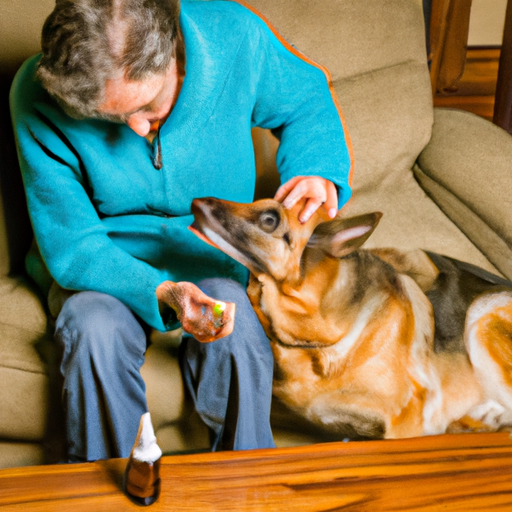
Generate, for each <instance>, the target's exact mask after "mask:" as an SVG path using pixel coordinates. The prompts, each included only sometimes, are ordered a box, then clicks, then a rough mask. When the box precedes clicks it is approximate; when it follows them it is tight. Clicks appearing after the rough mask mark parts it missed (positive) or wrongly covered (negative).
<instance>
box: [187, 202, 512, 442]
mask: <svg viewBox="0 0 512 512" xmlns="http://www.w3.org/2000/svg"><path fill="white" fill-rule="evenodd" d="M302 207H303V203H302V204H300V203H299V204H298V205H296V206H295V207H294V208H293V209H291V210H286V209H285V208H284V207H283V206H282V204H280V203H279V202H277V201H274V200H271V199H264V200H259V201H256V202H254V203H251V204H239V203H234V202H229V201H223V200H219V199H215V198H202V199H195V200H194V201H193V204H192V213H193V214H194V223H193V224H192V226H191V227H190V229H191V230H192V231H193V232H194V233H195V234H196V235H197V236H199V237H200V238H202V239H203V240H204V241H206V242H208V243H210V244H212V245H214V246H215V247H217V248H218V249H220V250H221V251H223V252H225V253H226V254H228V255H229V256H231V257H233V258H234V259H235V260H237V261H238V262H240V263H241V264H243V265H244V266H246V267H247V268H248V269H249V271H250V280H249V284H248V288H247V293H248V295H249V298H250V300H251V303H252V305H253V307H254V309H255V311H256V313H257V315H258V318H259V320H260V322H261V324H262V325H263V327H264V329H265V332H266V334H267V336H268V338H269V340H270V343H271V346H272V350H273V353H274V359H275V372H274V385H273V393H274V395H275V397H277V398H278V399H279V400H280V401H281V402H282V403H283V404H284V405H285V406H286V407H287V408H289V409H291V410H292V411H294V412H295V413H296V414H298V415H299V416H300V417H302V418H304V419H305V420H307V422H309V423H310V424H311V425H314V426H315V427H317V428H319V429H320V430H322V431H323V432H325V433H328V434H329V435H330V436H332V437H333V438H340V439H341V438H346V437H349V438H352V439H380V438H386V439H391V438H405V437H415V436H423V435H433V434H442V433H446V432H464V431H498V430H502V429H508V428H510V426H512V283H511V282H509V281H507V280H505V279H502V278H500V277H498V276H494V275H492V274H490V273H488V272H486V271H484V270H482V269H480V268H478V267H475V266H473V265H470V264H467V263H463V262H460V261H457V260H454V259H452V258H448V257H445V256H441V255H438V254H434V253H430V252H426V251H422V250H415V251H411V252H402V251H399V250H396V249H369V250H365V249H362V248H361V246H362V245H363V243H364V242H365V241H366V240H367V239H368V238H369V236H370V235H371V234H372V232H373V231H374V229H375V228H376V226H377V224H378V222H379V220H380V218H381V214H380V213H378V212H377V213H369V214H366V215H361V216H357V217H352V218H341V217H340V216H338V217H336V218H335V219H334V220H330V219H329V218H328V217H327V214H325V212H323V209H319V210H318V211H317V212H316V213H315V214H314V215H313V216H312V217H311V218H310V220H309V221H308V222H306V223H305V224H301V223H300V222H299V221H298V218H297V217H298V212H299V210H300V209H301V208H302Z"/></svg>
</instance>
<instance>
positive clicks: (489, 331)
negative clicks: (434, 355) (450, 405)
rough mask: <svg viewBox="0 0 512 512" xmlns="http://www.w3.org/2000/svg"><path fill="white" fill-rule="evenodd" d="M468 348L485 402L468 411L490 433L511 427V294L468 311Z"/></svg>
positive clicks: (490, 297) (491, 297)
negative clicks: (489, 430) (486, 427)
mask: <svg viewBox="0 0 512 512" xmlns="http://www.w3.org/2000/svg"><path fill="white" fill-rule="evenodd" d="M465 343H466V348H467V351H468V354H469V357H470V360H471V364H472V365H473V368H474V371H475V375H476V378H477V380H478V381H479V383H480V385H481V386H482V391H483V396H484V397H485V401H484V402H482V403H481V404H479V405H477V406H476V407H474V408H473V409H472V410H471V411H469V412H468V416H469V417H470V418H472V419H473V420H475V421H479V422H481V423H482V424H484V425H487V426H488V427H489V428H490V429H491V430H498V429H500V428H503V427H506V426H511V425H512V291H503V292H500V293H488V294H485V295H482V296H480V297H479V298H477V299H476V300H475V301H474V303H473V304H472V305H471V307H470V309H469V310H468V315H467V320H466V333H465Z"/></svg>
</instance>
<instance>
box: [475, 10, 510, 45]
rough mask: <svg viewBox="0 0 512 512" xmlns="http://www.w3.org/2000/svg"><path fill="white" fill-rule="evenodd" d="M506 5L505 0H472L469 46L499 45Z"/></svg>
mask: <svg viewBox="0 0 512 512" xmlns="http://www.w3.org/2000/svg"><path fill="white" fill-rule="evenodd" d="M511 1H512V0H511ZM506 7H507V0H473V3H472V4H471V19H470V24H469V41H468V44H469V46H499V45H501V38H502V36H503V24H504V22H505V10H506Z"/></svg>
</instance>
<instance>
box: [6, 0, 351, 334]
mask: <svg viewBox="0 0 512 512" xmlns="http://www.w3.org/2000/svg"><path fill="white" fill-rule="evenodd" d="M180 26H181V29H182V32H183V36H184V43H185V56H186V67H185V78H184V82H183V86H182V89H181V92H180V94H179V97H178V100H177V103H176V105H175V107H174V109H173V110H172V112H171V114H170V116H169V117H168V118H167V120H166V122H165V123H164V124H163V126H162V127H161V129H160V135H159V136H160V141H161V148H162V162H163V167H162V168H161V169H157V168H155V166H154V165H153V157H154V152H155V150H156V148H155V144H156V143H157V141H156V140H155V141H154V143H153V145H152V144H150V143H149V142H148V141H147V140H146V139H145V138H143V137H140V136H138V135H136V134H135V133H134V132H133V131H132V130H131V129H130V128H129V127H128V126H126V125H123V124H116V123H111V122H108V121H102V120H80V121H78V120H75V119H72V118H70V117H69V116H67V115H66V114H65V113H64V112H63V111H62V109H61V108H60V107H59V106H58V104H57V103H56V102H55V101H54V100H53V99H52V98H51V97H50V96H49V94H48V93H47V92H46V91H45V90H44V89H43V88H42V87H41V85H40V83H39V82H38V81H37V80H36V78H35V71H36V69H37V63H38V60H39V56H38V55H36V56H34V57H32V58H30V59H29V60H28V61H26V62H25V63H24V65H23V66H22V68H21V69H20V70H19V72H18V74H17V76H16V78H15V80H14V83H13V86H12V89H11V98H10V99H11V112H12V118H13V125H14V130H15V135H16V140H17V146H18V155H19V162H20V167H21V171H22V175H23V180H24V185H25V190H26V195H27V203H28V209H29V214H30V218H31V221H32V225H33V228H34V234H35V239H36V241H37V245H38V247H39V252H40V254H41V256H42V259H43V261H44V264H45V266H46V268H47V269H48V271H49V273H50V274H51V276H52V277H53V278H54V279H55V280H56V281H57V283H58V284H60V285H61V286H62V287H64V288H67V289H71V290H78V291H80V290H95V291H98V292H103V293H107V294H109V295H112V296H114V297H117V298H118V299H120V300H121V301H122V302H124V303H125V304H126V305H127V306H128V307H129V308H130V309H131V310H132V311H134V312H135V313H136V314H137V315H139V317H140V318H142V320H144V321H145V322H146V323H147V324H149V325H150V326H152V327H154V328H156V329H159V330H166V329H170V328H173V327H175V325H164V322H163V320H162V318H161V316H160V314H159V310H158V304H157V299H156V295H155V290H156V288H157V286H158V285H159V284H160V283H162V282H163V281H165V280H172V281H191V282H198V281H199V280H200V279H202V278H206V277H213V276H217V277H219V276H221V277H230V278H233V279H235V280H237V281H239V282H241V283H243V284H245V283H246V280H247V271H246V270H245V269H244V268H243V267H242V266H241V265H239V264H238V263H237V262H235V261H233V260H232V259H231V258H229V257H228V256H226V255H224V254H223V253H221V252H220V251H219V250H217V249H215V248H213V247H210V246H209V245H207V244H205V243H204V242H202V241H201V240H199V239H198V238H196V237H195V236H194V235H193V234H192V233H191V232H190V231H189V230H188V229H187V228H188V226H189V225H190V224H191V223H192V221H193V218H192V215H191V210H190V205H191V202H192V200H193V199H194V198H196V197H206V196H213V197H218V198H222V199H228V200H233V201H238V202H251V201H252V200H253V195H254V187H255V163H254V152H253V146H252V141H251V131H250V130H251V128H252V127H254V126H260V127H263V128H270V129H272V130H274V133H275V134H276V135H277V136H278V138H279V139H280V146H279V151H278V157H277V164H278V169H279V172H280V176H281V181H282V182H283V183H284V182H286V181H287V180H289V179H290V178H292V177H294V176H299V175H319V176H322V177H324V178H327V179H329V180H331V181H332V182H334V183H335V184H336V186H337V188H338V194H339V205H340V207H341V206H342V205H343V204H344V203H345V202H346V201H347V200H348V199H349V197H350V186H349V176H350V172H351V158H350V154H349V150H348V146H347V137H346V134H345V133H344V129H343V125H342V120H341V117H340V113H339V111H338V109H337V107H336V104H335V101H334V99H333V96H332V95H331V89H330V84H329V81H328V79H327V77H326V74H325V73H324V71H323V70H322V68H320V67H319V66H316V65H314V64H313V63H310V62H309V61H308V60H307V59H305V58H303V57H302V56H301V55H300V54H299V53H298V52H296V51H295V50H294V49H293V48H291V47H290V46H289V45H287V44H286V43H285V42H284V41H283V40H282V39H281V38H280V37H278V36H276V34H275V33H274V32H273V31H272V29H271V28H270V27H269V26H268V25H267V23H266V22H265V21H264V20H263V19H262V18H261V17H260V16H259V15H257V13H254V12H253V11H252V10H251V9H249V8H247V7H246V6H244V5H241V4H239V3H237V2H233V1H227V0H217V1H209V2H205V1H183V2H182V9H181V15H180ZM43 268H44V267H43ZM28 271H29V273H31V274H32V275H34V274H36V275H35V276H34V277H35V278H36V280H38V279H39V277H40V278H41V279H42V273H41V271H40V270H39V271H37V270H35V269H34V268H32V269H28ZM38 274H39V277H38ZM39 280H40V279H39Z"/></svg>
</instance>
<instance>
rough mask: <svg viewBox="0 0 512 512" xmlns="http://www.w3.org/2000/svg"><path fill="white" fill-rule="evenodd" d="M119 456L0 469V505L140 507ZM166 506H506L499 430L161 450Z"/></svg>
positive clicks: (505, 458) (508, 476)
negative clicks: (127, 492)
mask: <svg viewBox="0 0 512 512" xmlns="http://www.w3.org/2000/svg"><path fill="white" fill-rule="evenodd" d="M125 465H126V459H113V460H109V461H102V462H95V463H90V464H73V465H67V464H62V465H54V466H38V467H28V468H16V469H6V470H1V471H0V511H3V510H9V511H18V510H23V511H25V510H35V511H45V512H46V511H50V512H58V511H62V510H65V511H68V510H70V511H73V512H79V511H87V512H98V511H104V510H105V511H116V512H117V511H123V510H139V511H140V510H141V509H140V507H138V506H136V505H134V504H132V503H131V502H130V501H129V500H128V499H127V498H126V497H125V496H124V494H123V493H122V490H121V482H122V475H123V472H124V468H125ZM162 479H163V483H162V494H161V496H160V498H159V500H158V501H157V502H156V503H155V504H154V505H152V506H151V507H149V510H151V511H152V512H157V511H161V510H166V511H173V512H177V511H188V510H199V511H205V512H206V511H236V512H244V511H249V510H250V511H252V510H262V511H263V510H264V511H279V512H282V511H287V510H290V511H294V512H304V511H326V512H327V511H335V510H342V511H344V512H352V511H357V512H361V511H362V512H380V511H390V512H391V511H393V512H397V511H407V510H414V511H419V510H421V511H425V512H426V511H438V510H443V511H446V510H449V511H453V510H457V511H464V512H469V511H475V510H478V511H485V512H489V511H497V510H504V511H505V510H507V511H511V510H512V440H511V438H510V436H509V434H507V433H500V434H463V435H446V436H437V437H424V438H417V439H407V440H398V441H372V442H350V443H329V444H317V445H312V446H303V447H296V448H281V449H276V450H254V451H246V452H224V453H209V454H194V455H179V456H167V457H164V458H163V459H162Z"/></svg>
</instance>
